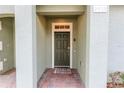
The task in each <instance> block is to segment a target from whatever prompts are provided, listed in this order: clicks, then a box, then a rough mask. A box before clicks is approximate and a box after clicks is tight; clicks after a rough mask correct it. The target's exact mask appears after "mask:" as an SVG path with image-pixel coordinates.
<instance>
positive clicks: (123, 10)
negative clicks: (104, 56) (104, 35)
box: [108, 6, 124, 72]
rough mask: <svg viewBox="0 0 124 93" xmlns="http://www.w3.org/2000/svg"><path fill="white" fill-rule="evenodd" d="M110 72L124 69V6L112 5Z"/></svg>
mask: <svg viewBox="0 0 124 93" xmlns="http://www.w3.org/2000/svg"><path fill="white" fill-rule="evenodd" d="M109 25H110V30H109V50H108V54H109V55H108V72H113V71H124V6H110V24H109Z"/></svg>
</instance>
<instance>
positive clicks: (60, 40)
mask: <svg viewBox="0 0 124 93" xmlns="http://www.w3.org/2000/svg"><path fill="white" fill-rule="evenodd" d="M54 42H55V43H54V54H55V55H54V59H55V63H54V65H55V67H64V66H68V67H69V66H70V32H55V36H54Z"/></svg>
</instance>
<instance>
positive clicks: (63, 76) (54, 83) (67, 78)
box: [38, 69, 84, 88]
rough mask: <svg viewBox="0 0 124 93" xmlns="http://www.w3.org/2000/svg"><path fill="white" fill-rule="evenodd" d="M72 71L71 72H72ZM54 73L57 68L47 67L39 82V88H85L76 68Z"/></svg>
mask: <svg viewBox="0 0 124 93" xmlns="http://www.w3.org/2000/svg"><path fill="white" fill-rule="evenodd" d="M70 71H71V73H70ZM70 71H68V72H67V73H66V72H62V73H61V72H60V73H58V72H57V73H54V72H55V69H46V71H45V72H44V74H43V75H42V77H41V79H40V80H39V82H38V87H39V88H84V86H83V84H82V83H81V82H82V81H81V79H80V75H79V73H78V72H77V70H76V69H70Z"/></svg>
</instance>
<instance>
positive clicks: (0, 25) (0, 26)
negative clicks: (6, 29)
mask: <svg viewBox="0 0 124 93" xmlns="http://www.w3.org/2000/svg"><path fill="white" fill-rule="evenodd" d="M1 30H2V21H0V31H1Z"/></svg>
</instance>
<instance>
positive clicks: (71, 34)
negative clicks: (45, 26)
mask: <svg viewBox="0 0 124 93" xmlns="http://www.w3.org/2000/svg"><path fill="white" fill-rule="evenodd" d="M55 25H69V26H70V28H69V29H55V28H54V27H55ZM72 26H73V24H72V23H70V22H66V23H57V22H56V23H52V68H54V33H55V32H70V68H72V48H73V42H72V38H73V27H72Z"/></svg>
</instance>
